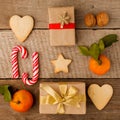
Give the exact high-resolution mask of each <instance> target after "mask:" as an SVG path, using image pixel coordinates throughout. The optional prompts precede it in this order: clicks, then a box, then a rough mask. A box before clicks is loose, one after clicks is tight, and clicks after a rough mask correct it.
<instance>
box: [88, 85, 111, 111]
mask: <svg viewBox="0 0 120 120" xmlns="http://www.w3.org/2000/svg"><path fill="white" fill-rule="evenodd" d="M88 95H89V97H90V99H91V100H92V102H93V103H94V105H95V106H96V108H97V109H98V110H102V109H103V108H104V107H105V106H106V105H107V103H108V102H109V100H110V99H111V97H112V95H113V88H112V86H111V85H109V84H104V85H103V86H101V87H100V86H99V85H97V84H91V85H90V86H89V88H88Z"/></svg>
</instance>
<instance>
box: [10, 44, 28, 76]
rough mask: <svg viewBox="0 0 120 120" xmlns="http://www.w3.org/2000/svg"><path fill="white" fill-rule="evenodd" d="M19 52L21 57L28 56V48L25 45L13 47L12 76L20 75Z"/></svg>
mask: <svg viewBox="0 0 120 120" xmlns="http://www.w3.org/2000/svg"><path fill="white" fill-rule="evenodd" d="M18 52H21V57H22V58H23V59H25V58H27V50H26V48H24V47H23V46H19V45H18V46H15V47H14V48H13V49H12V54H11V57H12V61H11V63H12V77H13V78H18V77H19V69H18Z"/></svg>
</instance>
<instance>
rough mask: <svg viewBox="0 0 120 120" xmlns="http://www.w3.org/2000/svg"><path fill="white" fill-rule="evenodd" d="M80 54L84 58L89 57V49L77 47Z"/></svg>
mask: <svg viewBox="0 0 120 120" xmlns="http://www.w3.org/2000/svg"><path fill="white" fill-rule="evenodd" d="M78 48H79V50H80V52H81V53H82V54H83V55H85V56H89V55H90V53H89V49H88V48H87V47H85V46H78Z"/></svg>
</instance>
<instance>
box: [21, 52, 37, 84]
mask: <svg viewBox="0 0 120 120" xmlns="http://www.w3.org/2000/svg"><path fill="white" fill-rule="evenodd" d="M32 62H33V77H32V79H30V80H29V79H28V74H27V73H23V74H22V81H23V83H24V84H27V85H33V84H35V83H36V82H37V81H38V78H39V55H38V52H34V53H33V54H32Z"/></svg>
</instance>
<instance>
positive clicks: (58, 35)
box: [48, 7, 75, 46]
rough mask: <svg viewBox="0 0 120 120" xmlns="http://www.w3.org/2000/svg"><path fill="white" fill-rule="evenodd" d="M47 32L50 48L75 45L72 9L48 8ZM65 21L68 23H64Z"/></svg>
mask: <svg viewBox="0 0 120 120" xmlns="http://www.w3.org/2000/svg"><path fill="white" fill-rule="evenodd" d="M48 14H49V29H50V30H49V31H50V45H51V46H73V45H75V18H74V7H52V8H48ZM64 18H65V19H66V21H67V22H69V23H63V24H64V25H63V26H62V28H61V23H62V22H65V21H64V20H63V19H64Z"/></svg>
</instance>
